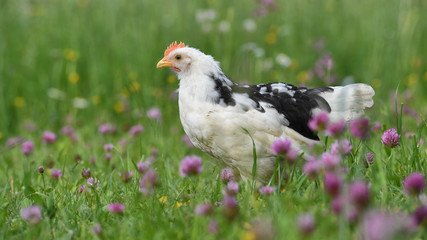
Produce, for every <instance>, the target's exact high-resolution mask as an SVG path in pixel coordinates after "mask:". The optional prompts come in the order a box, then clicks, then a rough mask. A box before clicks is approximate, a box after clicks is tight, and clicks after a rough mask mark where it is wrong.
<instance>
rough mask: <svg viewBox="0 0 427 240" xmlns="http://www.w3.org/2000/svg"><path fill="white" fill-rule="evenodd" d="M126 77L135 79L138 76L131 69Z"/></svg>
mask: <svg viewBox="0 0 427 240" xmlns="http://www.w3.org/2000/svg"><path fill="white" fill-rule="evenodd" d="M128 77H129V79H130V80H132V81H136V79H137V78H138V73H136V72H133V71H132V72H130V73H129V74H128Z"/></svg>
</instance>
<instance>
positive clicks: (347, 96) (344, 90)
mask: <svg viewBox="0 0 427 240" xmlns="http://www.w3.org/2000/svg"><path fill="white" fill-rule="evenodd" d="M332 89H333V90H334V91H330V92H323V93H321V94H320V95H319V96H321V97H323V98H324V99H325V100H326V101H327V102H328V104H329V106H330V107H331V111H330V113H329V119H330V120H331V121H332V122H337V121H340V120H343V119H344V120H345V121H347V122H348V121H351V120H353V119H356V118H360V117H361V116H362V115H363V113H364V109H365V108H370V107H372V106H373V105H374V101H373V100H372V97H373V96H374V95H375V91H374V89H372V87H371V86H369V85H367V84H363V83H358V84H350V85H346V86H339V87H332Z"/></svg>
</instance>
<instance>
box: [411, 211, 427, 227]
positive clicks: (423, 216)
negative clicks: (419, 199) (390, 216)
mask: <svg viewBox="0 0 427 240" xmlns="http://www.w3.org/2000/svg"><path fill="white" fill-rule="evenodd" d="M412 218H413V220H414V222H415V225H417V226H419V225H423V226H426V225H427V206H420V207H418V208H417V210H415V212H414V214H413V215H412Z"/></svg>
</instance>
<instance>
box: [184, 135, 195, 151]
mask: <svg viewBox="0 0 427 240" xmlns="http://www.w3.org/2000/svg"><path fill="white" fill-rule="evenodd" d="M181 141H182V142H183V143H185V144H187V146H188V147H189V148H193V147H194V145H193V143H192V142H191V139H190V137H189V136H188V135H186V134H184V135H183V136H182V138H181Z"/></svg>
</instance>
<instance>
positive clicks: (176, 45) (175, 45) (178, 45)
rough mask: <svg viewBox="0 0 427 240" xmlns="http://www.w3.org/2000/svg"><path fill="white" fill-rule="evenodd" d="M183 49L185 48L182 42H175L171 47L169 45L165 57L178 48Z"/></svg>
mask: <svg viewBox="0 0 427 240" xmlns="http://www.w3.org/2000/svg"><path fill="white" fill-rule="evenodd" d="M183 47H185V44H184V43H183V42H179V44H177V43H176V41H175V42H173V43H171V45H169V47H168V48H166V51H165V57H167V56H168V55H169V53H170V52H172V51H173V50H175V49H178V48H183Z"/></svg>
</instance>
